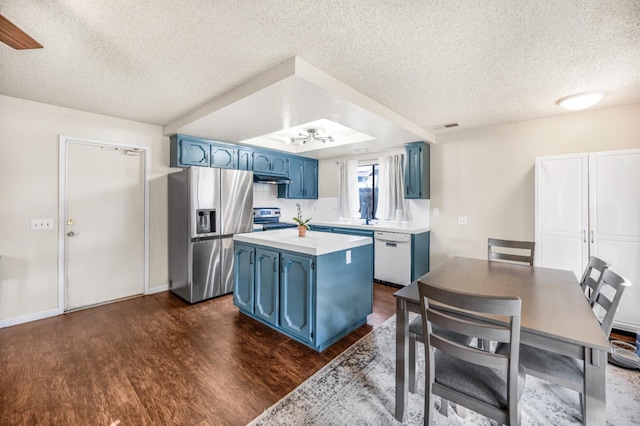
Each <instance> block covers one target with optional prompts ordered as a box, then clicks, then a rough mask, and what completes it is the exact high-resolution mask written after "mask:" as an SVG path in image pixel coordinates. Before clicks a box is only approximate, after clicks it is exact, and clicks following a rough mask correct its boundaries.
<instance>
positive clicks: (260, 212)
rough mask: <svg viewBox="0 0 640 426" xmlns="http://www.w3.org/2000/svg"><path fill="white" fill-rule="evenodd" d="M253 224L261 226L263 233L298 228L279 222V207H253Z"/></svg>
mask: <svg viewBox="0 0 640 426" xmlns="http://www.w3.org/2000/svg"><path fill="white" fill-rule="evenodd" d="M253 223H255V224H256V225H262V230H263V231H271V230H274V229H284V228H295V227H297V226H298V225H297V224H295V223H293V222H280V208H279V207H255V208H254V209H253Z"/></svg>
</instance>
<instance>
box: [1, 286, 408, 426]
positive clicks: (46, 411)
mask: <svg viewBox="0 0 640 426" xmlns="http://www.w3.org/2000/svg"><path fill="white" fill-rule="evenodd" d="M396 290H397V289H395V288H392V287H388V286H384V285H381V284H374V308H373V310H374V313H373V314H371V315H369V317H368V321H367V324H366V325H363V326H362V327H360V328H358V329H357V330H355V331H354V332H353V333H351V334H350V335H348V336H346V337H345V338H343V339H342V340H340V341H339V342H337V343H336V344H334V345H333V346H331V347H329V348H328V349H326V350H325V351H324V352H322V353H318V352H315V351H313V350H312V349H309V348H307V347H306V346H303V345H301V344H299V343H297V342H295V341H293V340H291V339H289V338H287V337H285V336H283V335H282V334H280V333H278V332H276V331H273V330H271V329H270V328H268V327H266V326H263V325H261V324H259V323H257V322H256V321H254V320H252V319H250V318H248V317H246V316H244V315H241V314H239V313H238V310H237V309H236V308H235V307H234V306H233V304H232V299H231V296H223V297H219V298H217V299H212V300H209V301H206V302H203V303H198V304H195V305H189V304H187V303H185V302H183V301H182V300H181V299H179V298H178V297H176V296H174V295H172V294H171V293H169V292H165V293H160V294H156V295H152V296H145V297H139V298H134V299H129V300H126V301H121V302H118V303H113V304H110V305H105V306H101V307H96V308H92V309H87V310H83V311H78V312H73V313H70V314H66V315H62V316H58V317H54V318H49V319H45V320H40V321H35V322H31V323H28V324H22V325H18V326H14V327H9V328H5V329H2V330H0V424H2V425H21V424H24V425H36V424H38V425H41V424H51V425H53V424H56V425H58V424H60V425H76V424H92V425H110V424H112V423H113V422H116V421H118V420H119V421H120V423H119V424H120V425H144V424H153V425H159V424H162V425H169V424H182V425H244V424H246V423H248V422H249V421H251V420H252V419H253V418H255V417H256V416H257V415H259V414H260V413H261V412H262V411H263V410H265V409H266V408H267V407H269V406H271V405H272V404H274V403H275V402H277V401H278V400H279V399H281V398H282V397H283V396H285V395H286V394H287V393H289V392H290V391H291V390H293V389H294V388H295V387H296V386H298V385H299V384H300V383H302V382H303V381H304V380H306V379H307V378H308V377H310V376H311V375H312V374H313V373H315V372H316V371H317V370H318V369H320V368H321V367H322V366H324V365H325V364H327V363H328V362H329V361H330V360H332V359H333V358H335V357H336V356H337V355H338V354H340V353H341V352H342V351H344V350H345V349H346V348H348V347H349V346H351V345H352V344H353V343H355V342H356V341H358V340H359V339H360V338H361V337H363V336H364V335H366V334H367V333H369V332H370V331H371V330H373V329H374V328H376V327H378V326H379V325H380V324H381V323H382V322H384V321H385V320H386V319H387V318H389V317H390V316H391V315H393V313H394V312H395V301H394V298H393V296H392V295H393V293H394V292H395V291H396Z"/></svg>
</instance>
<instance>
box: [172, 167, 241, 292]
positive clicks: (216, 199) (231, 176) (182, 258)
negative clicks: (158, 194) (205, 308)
mask: <svg viewBox="0 0 640 426" xmlns="http://www.w3.org/2000/svg"><path fill="white" fill-rule="evenodd" d="M168 199H169V209H168V212H169V217H168V220H169V288H170V290H171V291H172V292H174V293H175V294H177V295H178V296H180V297H182V298H183V299H185V300H186V301H188V302H190V303H195V302H200V301H202V300H205V299H210V298H212V297H216V296H220V295H223V294H227V293H231V292H232V291H233V238H232V237H233V234H237V233H243V232H251V231H252V230H253V172H247V171H243V170H228V169H216V168H209V167H190V168H188V169H185V170H183V171H181V172H177V173H171V174H170V175H169V176H168Z"/></svg>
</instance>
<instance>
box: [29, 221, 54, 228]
mask: <svg viewBox="0 0 640 426" xmlns="http://www.w3.org/2000/svg"><path fill="white" fill-rule="evenodd" d="M51 229H53V219H31V230H32V231H47V230H51Z"/></svg>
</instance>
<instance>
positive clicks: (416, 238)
mask: <svg viewBox="0 0 640 426" xmlns="http://www.w3.org/2000/svg"><path fill="white" fill-rule="evenodd" d="M427 272H429V232H428V231H427V232H423V233H421V234H414V235H411V281H415V280H417V279H418V278H420V277H421V276H423V275H424V274H426V273H427Z"/></svg>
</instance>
